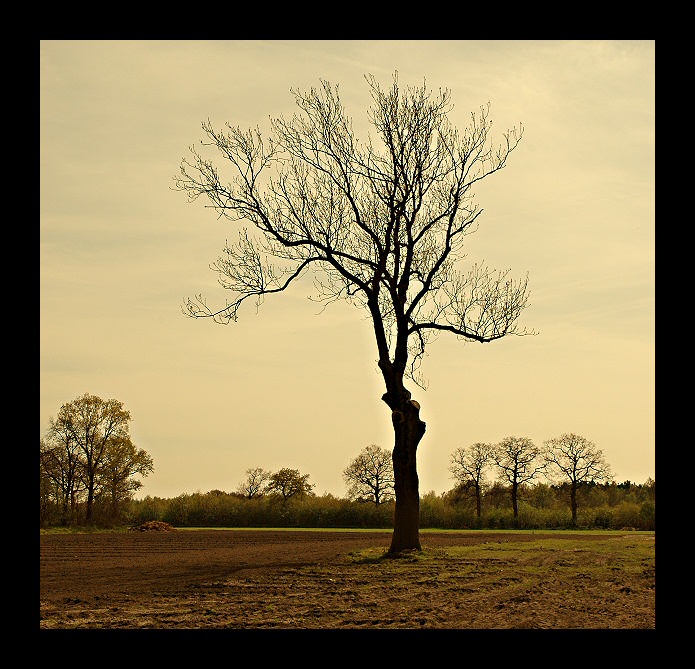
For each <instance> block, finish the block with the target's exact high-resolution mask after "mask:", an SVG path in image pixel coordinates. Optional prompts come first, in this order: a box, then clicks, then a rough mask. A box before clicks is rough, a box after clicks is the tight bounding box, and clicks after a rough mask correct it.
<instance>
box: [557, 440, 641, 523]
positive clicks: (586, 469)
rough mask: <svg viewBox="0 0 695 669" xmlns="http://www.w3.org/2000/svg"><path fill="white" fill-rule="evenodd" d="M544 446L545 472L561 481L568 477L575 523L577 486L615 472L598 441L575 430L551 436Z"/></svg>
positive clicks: (607, 480)
mask: <svg viewBox="0 0 695 669" xmlns="http://www.w3.org/2000/svg"><path fill="white" fill-rule="evenodd" d="M544 447H545V450H544V452H543V457H544V459H545V462H546V463H547V465H548V469H547V472H546V475H547V476H548V477H549V478H551V479H552V478H553V477H554V476H556V477H558V478H559V479H560V480H562V481H569V484H570V507H571V509H572V524H573V525H576V524H577V490H578V489H579V486H580V484H582V483H589V482H595V483H600V482H603V481H606V482H609V481H611V479H612V478H613V475H612V473H611V470H610V467H609V465H608V464H607V463H606V461H605V459H604V457H603V453H602V452H601V451H600V450H599V449H598V448H596V445H595V444H593V443H592V442H590V441H589V440H588V439H585V438H584V437H580V436H579V435H576V434H572V433H566V434H563V435H561V436H560V437H556V438H555V439H548V440H547V441H545V442H544ZM627 483H628V484H629V481H628V482H627ZM628 487H629V485H628Z"/></svg>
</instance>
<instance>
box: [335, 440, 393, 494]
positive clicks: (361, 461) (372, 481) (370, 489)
mask: <svg viewBox="0 0 695 669" xmlns="http://www.w3.org/2000/svg"><path fill="white" fill-rule="evenodd" d="M343 479H344V481H345V483H346V484H347V485H348V491H347V496H348V498H349V499H369V500H371V501H373V502H374V504H375V505H376V506H379V504H381V503H383V502H387V501H389V500H392V499H393V498H394V497H395V489H394V485H395V481H394V478H393V459H392V457H391V453H390V451H388V450H387V449H385V448H380V447H379V446H377V445H376V444H370V445H369V446H365V447H364V448H363V449H362V452H361V453H360V454H359V455H358V456H357V457H356V458H355V459H354V460H353V461H352V462H351V463H350V464H349V465H348V467H346V468H345V470H344V471H343Z"/></svg>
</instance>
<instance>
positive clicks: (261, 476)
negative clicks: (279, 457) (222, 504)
mask: <svg viewBox="0 0 695 669" xmlns="http://www.w3.org/2000/svg"><path fill="white" fill-rule="evenodd" d="M271 476H272V472H269V471H266V470H265V469H262V468H261V467H253V468H251V469H247V470H246V478H245V479H244V480H243V481H242V482H241V483H240V484H239V487H238V488H237V492H238V493H239V494H240V495H243V496H244V497H246V498H247V499H254V498H255V497H262V496H263V493H264V492H265V490H266V486H267V484H268V481H269V480H270V477H271Z"/></svg>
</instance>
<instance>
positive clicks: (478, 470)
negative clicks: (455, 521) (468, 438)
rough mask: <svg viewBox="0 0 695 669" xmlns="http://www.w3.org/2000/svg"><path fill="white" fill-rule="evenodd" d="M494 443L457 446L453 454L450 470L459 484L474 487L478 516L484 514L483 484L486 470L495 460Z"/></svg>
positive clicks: (464, 486)
mask: <svg viewBox="0 0 695 669" xmlns="http://www.w3.org/2000/svg"><path fill="white" fill-rule="evenodd" d="M493 452H494V447H493V445H492V444H485V443H481V442H477V443H475V444H472V445H471V446H469V447H468V449H466V448H463V447H462V448H457V449H456V450H455V451H454V452H453V453H452V455H451V465H450V466H449V471H450V472H451V473H452V475H453V478H454V479H455V480H456V481H458V484H459V486H462V487H463V488H464V489H469V488H472V489H473V493H474V495H475V511H476V515H477V516H478V518H480V517H481V515H482V498H483V486H484V481H485V472H486V470H487V469H488V467H489V466H490V464H492V462H493Z"/></svg>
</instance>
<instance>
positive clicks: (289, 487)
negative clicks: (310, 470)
mask: <svg viewBox="0 0 695 669" xmlns="http://www.w3.org/2000/svg"><path fill="white" fill-rule="evenodd" d="M313 489H314V484H313V483H309V474H304V475H302V474H300V473H299V470H298V469H289V468H284V469H281V470H280V471H278V472H275V473H274V474H271V476H270V478H269V479H268V483H267V485H266V491H267V492H268V493H270V494H273V493H275V494H277V495H280V496H281V497H282V500H283V501H284V502H286V501H287V500H288V499H290V498H291V497H303V496H305V495H310V494H312V491H313Z"/></svg>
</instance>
